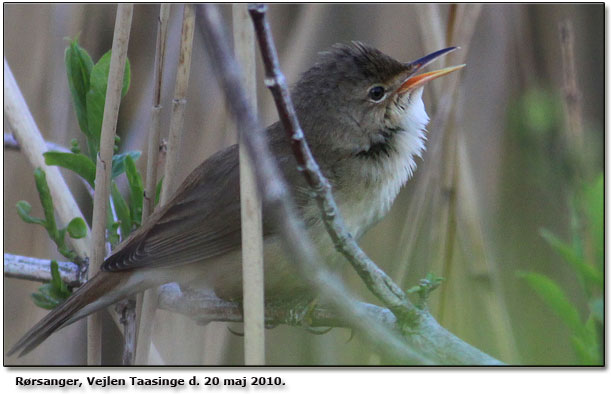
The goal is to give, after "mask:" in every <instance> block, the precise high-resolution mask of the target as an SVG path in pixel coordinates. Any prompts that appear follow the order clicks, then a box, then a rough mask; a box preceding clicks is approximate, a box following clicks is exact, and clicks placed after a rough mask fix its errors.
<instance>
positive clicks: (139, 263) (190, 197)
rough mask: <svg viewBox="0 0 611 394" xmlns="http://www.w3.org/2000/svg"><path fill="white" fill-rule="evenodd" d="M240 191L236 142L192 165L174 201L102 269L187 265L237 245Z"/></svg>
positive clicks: (121, 269) (118, 249) (128, 241)
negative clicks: (191, 170)
mask: <svg viewBox="0 0 611 394" xmlns="http://www.w3.org/2000/svg"><path fill="white" fill-rule="evenodd" d="M239 190H240V189H239V165H238V149H237V146H236V145H234V146H231V147H229V148H227V149H225V150H223V151H220V152H218V153H217V154H215V155H213V156H212V157H210V158H209V159H208V160H206V161H205V162H204V163H202V164H201V165H200V166H199V167H197V168H196V169H195V170H193V172H192V173H191V174H190V175H189V177H187V179H186V180H185V181H184V182H183V184H182V185H181V187H180V188H179V190H178V191H177V192H176V194H175V195H174V197H173V198H172V200H171V201H170V202H169V203H168V204H166V206H165V207H162V208H161V209H160V210H159V212H156V213H155V214H154V215H153V216H152V217H151V218H150V220H149V221H148V222H147V224H145V225H144V226H143V227H141V228H140V229H138V230H137V231H136V232H135V233H134V234H132V236H130V237H129V238H128V239H127V240H126V241H125V242H123V243H122V244H121V245H119V246H118V247H117V249H116V250H115V252H114V253H113V254H112V255H111V256H110V257H108V258H107V259H106V261H105V262H104V264H103V265H102V270H103V271H123V270H129V269H134V268H140V267H147V268H148V267H162V266H173V265H181V264H188V263H192V262H196V261H201V260H204V259H207V258H211V257H214V256H218V255H221V254H223V253H227V252H229V251H232V250H235V249H239V248H240V244H241V227H240V191H239ZM219 218H222V220H219Z"/></svg>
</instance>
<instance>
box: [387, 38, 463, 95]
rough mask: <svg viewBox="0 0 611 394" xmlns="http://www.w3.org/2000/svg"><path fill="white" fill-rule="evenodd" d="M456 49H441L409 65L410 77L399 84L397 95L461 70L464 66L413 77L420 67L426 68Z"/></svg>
mask: <svg viewBox="0 0 611 394" xmlns="http://www.w3.org/2000/svg"><path fill="white" fill-rule="evenodd" d="M456 49H458V47H449V48H445V49H441V50H439V51H437V52H433V53H431V54H428V55H426V56H424V57H421V58H420V59H418V60H415V61H413V62H411V63H409V64H408V67H409V70H410V76H409V77H408V78H407V79H406V80H405V81H404V82H403V84H401V86H400V87H399V89H398V90H397V93H398V94H402V93H405V92H407V91H408V90H413V89H416V88H418V87H420V86H422V85H424V84H426V83H428V82H430V81H432V80H433V79H437V78H439V77H443V76H444V75H448V74H449V73H451V72H454V71H456V70H460V69H461V68H463V67H464V66H465V64H460V65H458V66H452V67H446V68H442V69H441V70H436V71H430V72H428V73H424V74H419V75H414V74H415V73H417V72H418V70H420V69H421V68H422V67H424V66H426V65H427V64H429V63H431V62H432V61H433V60H435V59H437V58H438V57H440V56H442V55H445V54H447V53H450V52H452V51H454V50H456Z"/></svg>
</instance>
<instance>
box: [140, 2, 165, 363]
mask: <svg viewBox="0 0 611 394" xmlns="http://www.w3.org/2000/svg"><path fill="white" fill-rule="evenodd" d="M170 10H171V5H170V4H161V5H160V9H159V19H158V21H157V42H156V46H155V70H154V73H153V75H154V76H153V79H154V80H153V107H152V109H151V127H150V129H149V139H148V155H147V162H146V188H145V196H144V199H143V201H142V202H143V206H142V221H143V222H144V221H145V220H146V219H147V218H148V217H149V216H150V215H151V213H153V207H154V206H155V193H156V186H157V167H158V161H159V147H160V134H161V130H160V125H159V116H160V113H161V108H162V105H161V86H162V83H163V71H164V65H165V51H166V40H167V33H168V21H169V19H170ZM145 294H146V292H143V293H139V294H138V296H137V297H136V298H137V300H136V326H137V327H138V330H140V327H141V325H140V322H141V319H142V313H143V312H142V308H143V305H144V299H145ZM153 296H154V294H149V295H148V297H153ZM147 305H151V302H150V300H149V301H147ZM153 305H154V304H153ZM149 308H150V307H149ZM148 314H149V315H150V314H151V312H149V313H148ZM138 337H139V334H138V336H136V343H137V338H138ZM137 349H138V347H137V345H136V351H135V352H134V355H137V354H138V353H137ZM134 361H135V360H134Z"/></svg>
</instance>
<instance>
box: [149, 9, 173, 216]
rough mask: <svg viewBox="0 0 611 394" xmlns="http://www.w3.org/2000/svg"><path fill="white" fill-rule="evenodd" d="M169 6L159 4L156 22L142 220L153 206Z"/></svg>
mask: <svg viewBox="0 0 611 394" xmlns="http://www.w3.org/2000/svg"><path fill="white" fill-rule="evenodd" d="M170 8H171V5H170V4H161V6H160V10H159V20H158V21H157V44H156V50H155V70H154V73H153V78H154V81H153V107H152V110H151V127H150V129H149V141H148V155H147V163H146V191H145V198H144V201H143V207H142V220H143V221H144V220H146V219H147V218H148V217H149V216H150V214H151V213H152V212H153V207H154V205H155V187H156V186H157V161H158V160H159V143H160V128H159V114H160V113H161V108H162V105H161V85H162V82H163V71H164V65H165V50H166V40H167V33H168V20H169V18H170Z"/></svg>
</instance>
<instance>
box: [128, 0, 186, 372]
mask: <svg viewBox="0 0 611 394" xmlns="http://www.w3.org/2000/svg"><path fill="white" fill-rule="evenodd" d="M193 7H194V5H193V4H185V5H184V8H183V20H182V31H181V36H180V54H179V59H178V69H177V71H176V85H175V87H174V100H173V101H172V116H171V118H170V134H169V136H168V152H167V155H166V162H165V172H164V175H163V187H162V188H161V198H160V201H159V205H160V206H161V205H164V204H165V203H167V202H168V200H169V199H170V197H171V196H172V193H174V191H175V189H176V185H177V183H178V179H177V174H176V168H177V165H178V158H179V150H180V141H181V138H182V131H183V124H184V120H185V106H186V104H187V99H186V96H187V87H188V86H189V74H190V71H191V54H192V52H193V31H194V29H195V10H194V8H193ZM153 196H154V194H153ZM153 198H154V197H153ZM155 309H157V297H156V294H155V292H154V290H147V291H145V292H144V296H143V299H142V313H141V314H140V322H139V324H138V326H139V327H138V344H137V348H136V363H137V364H139V365H144V364H146V363H147V361H148V355H149V349H150V344H151V335H152V329H153V319H154V317H155Z"/></svg>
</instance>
